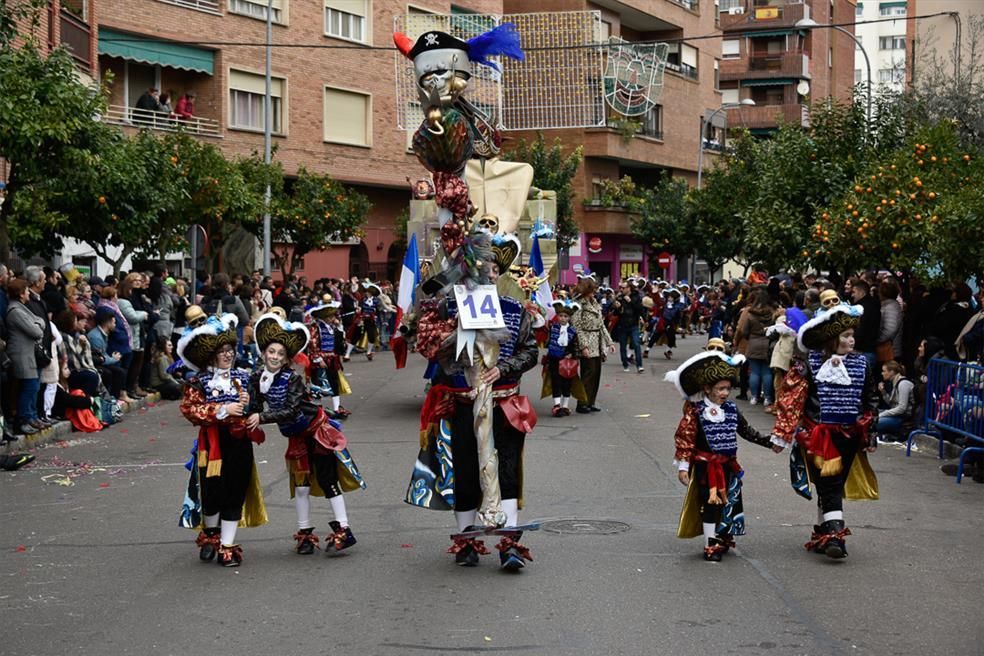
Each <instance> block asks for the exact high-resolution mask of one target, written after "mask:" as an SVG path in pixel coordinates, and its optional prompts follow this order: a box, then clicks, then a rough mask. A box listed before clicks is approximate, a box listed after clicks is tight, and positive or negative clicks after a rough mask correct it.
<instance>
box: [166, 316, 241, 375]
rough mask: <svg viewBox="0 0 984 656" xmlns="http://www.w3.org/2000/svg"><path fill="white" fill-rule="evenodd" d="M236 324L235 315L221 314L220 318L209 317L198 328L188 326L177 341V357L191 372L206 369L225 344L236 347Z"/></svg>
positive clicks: (237, 321)
mask: <svg viewBox="0 0 984 656" xmlns="http://www.w3.org/2000/svg"><path fill="white" fill-rule="evenodd" d="M238 323H239V320H238V319H236V315H234V314H223V315H222V316H221V317H209V318H208V320H206V321H205V323H204V324H202V325H200V326H196V327H192V326H188V327H187V328H185V331H184V334H183V335H181V339H179V340H178V357H180V358H181V359H182V360H183V361H184V363H185V365H187V367H188V368H189V369H191V370H192V371H201V370H202V369H206V368H208V366H209V365H210V364H212V358H213V357H215V353H216V352H217V351H218V350H219V349H220V348H222V347H223V346H226V345H227V344H228V345H231V346H235V345H236V341H237V339H236V325H237V324H238Z"/></svg>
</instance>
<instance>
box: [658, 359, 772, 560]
mask: <svg viewBox="0 0 984 656" xmlns="http://www.w3.org/2000/svg"><path fill="white" fill-rule="evenodd" d="M711 341H715V340H711ZM716 341H717V342H720V341H721V340H716ZM723 351H724V343H723V342H722V343H721V344H720V345H718V344H716V343H715V344H709V350H707V351H704V352H703V353H698V354H697V355H695V356H693V357H692V358H690V359H688V360H687V361H686V362H684V363H683V364H682V365H680V367H678V368H677V369H675V370H673V371H670V372H668V373H667V374H666V377H665V380H666V381H668V382H671V383H673V384H674V385H675V386H676V388H677V390H678V391H679V392H680V394H681V395H682V396H683V398H684V399H685V400H684V404H683V418H682V419H681V420H680V424H679V426H678V427H677V430H676V434H675V435H674V441H675V442H676V458H675V463H676V464H677V469H678V474H677V475H678V478H679V479H680V482H681V483H683V484H684V485H686V486H687V496H686V499H685V501H684V504H683V510H682V511H681V513H680V523H679V526H678V528H677V537H680V538H693V537H697V536H698V535H701V534H703V536H704V560H706V561H710V562H720V561H721V557H722V556H723V555H724V554H726V553H727V552H728V550H729V549H730V548H732V547H734V546H735V540H734V536H736V535H744V534H745V515H744V508H743V502H742V493H741V486H742V483H741V481H742V476H743V475H744V471H743V470H742V468H741V466H740V465H739V464H738V459H737V453H738V437H739V436H741V437H742V438H743V439H745V440H748V441H749V442H752V443H754V444H758V445H759V446H763V447H766V448H770V447H771V446H772V445H771V444H770V442H769V438H768V437H767V436H764V435H762V434H761V433H759V432H758V431H757V430H755V429H754V428H752V427H751V426H750V425H749V424H748V421H746V419H745V417H744V416H743V415H742V414H741V412H739V411H738V406H737V405H735V403H734V401H729V400H727V399H728V395H729V394H730V393H731V388H732V386H733V385H737V384H738V371H739V368H740V367H741V364H742V362H744V360H745V357H744V356H742V355H736V356H734V357H730V356H728V355H726V354H725V353H724V352H723ZM775 450H776V451H779V450H780V449H778V448H776V449H775Z"/></svg>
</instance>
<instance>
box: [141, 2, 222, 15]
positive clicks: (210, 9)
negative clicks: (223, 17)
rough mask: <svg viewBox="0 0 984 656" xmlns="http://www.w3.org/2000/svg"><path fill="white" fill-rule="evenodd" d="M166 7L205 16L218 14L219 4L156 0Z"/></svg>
mask: <svg viewBox="0 0 984 656" xmlns="http://www.w3.org/2000/svg"><path fill="white" fill-rule="evenodd" d="M157 1H158V2H163V3H164V4H166V5H174V6H176V7H184V8H185V9H196V10H198V11H202V12H205V13H207V14H219V13H220V12H219V3H218V2H215V1H214V0H157Z"/></svg>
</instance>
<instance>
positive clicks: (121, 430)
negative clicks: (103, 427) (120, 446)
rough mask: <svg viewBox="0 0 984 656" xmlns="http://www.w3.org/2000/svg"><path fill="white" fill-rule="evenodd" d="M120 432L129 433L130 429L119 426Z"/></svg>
mask: <svg viewBox="0 0 984 656" xmlns="http://www.w3.org/2000/svg"><path fill="white" fill-rule="evenodd" d="M120 432H121V433H129V432H130V429H129V428H121V429H120Z"/></svg>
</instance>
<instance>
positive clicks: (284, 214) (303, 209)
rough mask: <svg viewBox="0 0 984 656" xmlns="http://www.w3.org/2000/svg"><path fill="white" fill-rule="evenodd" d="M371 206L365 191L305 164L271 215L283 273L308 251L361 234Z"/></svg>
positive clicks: (322, 248)
mask: <svg viewBox="0 0 984 656" xmlns="http://www.w3.org/2000/svg"><path fill="white" fill-rule="evenodd" d="M371 208H372V205H371V203H370V202H369V199H368V198H366V196H364V195H363V194H360V193H359V192H357V191H355V190H354V189H350V188H348V187H346V186H345V185H343V184H342V183H340V182H338V181H336V180H333V179H332V178H331V177H329V176H327V175H321V174H318V173H311V172H309V171H307V170H305V169H304V168H303V167H302V168H301V169H300V170H299V171H298V173H297V180H295V181H294V185H293V187H292V189H291V190H290V193H289V194H288V195H287V196H285V197H282V198H279V199H278V200H277V202H276V204H275V207H274V213H273V217H272V223H271V233H272V241H273V242H274V243H275V244H279V246H276V247H275V248H274V252H273V257H274V260H275V261H276V263H277V266H278V268H279V269H280V271H281V273H283V275H284V276H285V277H286V276H287V274H289V273H290V272H291V271H293V270H294V264H295V263H296V262H297V261H298V260H299V259H300V258H301V257H303V256H304V254H305V253H309V252H310V251H313V250H324V249H326V248H328V247H329V246H330V245H331V242H332V241H344V240H346V239H349V238H350V237H353V236H357V235H359V234H360V228H361V226H362V224H363V223H364V222H365V220H366V217H367V216H368V215H369V210H370V209H371Z"/></svg>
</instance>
